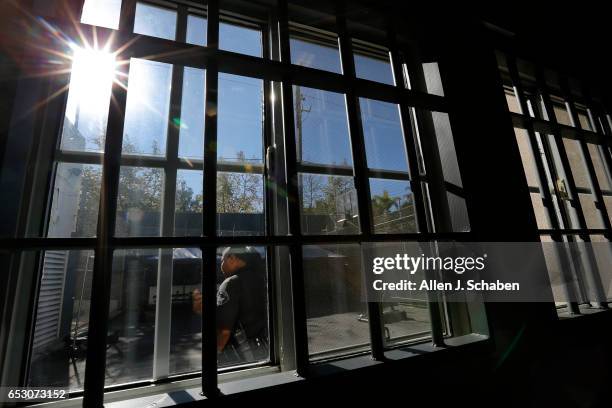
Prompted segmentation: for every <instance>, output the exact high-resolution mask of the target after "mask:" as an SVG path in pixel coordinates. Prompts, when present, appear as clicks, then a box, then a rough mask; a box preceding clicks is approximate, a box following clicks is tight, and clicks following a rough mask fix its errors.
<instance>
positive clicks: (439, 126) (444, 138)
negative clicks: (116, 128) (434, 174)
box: [431, 111, 463, 187]
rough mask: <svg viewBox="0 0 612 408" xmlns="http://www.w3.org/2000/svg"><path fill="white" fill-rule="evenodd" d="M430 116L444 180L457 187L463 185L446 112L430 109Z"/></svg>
mask: <svg viewBox="0 0 612 408" xmlns="http://www.w3.org/2000/svg"><path fill="white" fill-rule="evenodd" d="M431 118H432V120H433V125H434V130H435V132H436V141H437V143H438V150H439V152H440V161H441V164H442V174H443V175H444V180H445V181H447V182H449V183H452V184H454V185H456V186H458V187H463V183H462V181H461V174H460V173H459V162H458V161H457V151H456V150H455V141H454V138H453V132H452V130H451V124H450V120H449V117H448V113H446V112H435V111H432V112H431Z"/></svg>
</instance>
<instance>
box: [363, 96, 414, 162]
mask: <svg viewBox="0 0 612 408" xmlns="http://www.w3.org/2000/svg"><path fill="white" fill-rule="evenodd" d="M359 106H360V107H361V123H362V127H363V136H364V138H365V149H366V158H367V161H368V167H369V168H371V169H379V170H394V171H402V172H408V160H407V158H406V144H405V143H404V134H403V133H402V125H401V123H400V116H399V109H398V106H397V105H395V104H393V103H388V102H381V101H375V100H372V99H365V98H359Z"/></svg>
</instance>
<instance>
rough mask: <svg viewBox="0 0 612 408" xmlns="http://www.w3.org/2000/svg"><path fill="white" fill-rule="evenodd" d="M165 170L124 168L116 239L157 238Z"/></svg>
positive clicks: (120, 186) (120, 187) (121, 174)
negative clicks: (121, 237) (131, 237)
mask: <svg viewBox="0 0 612 408" xmlns="http://www.w3.org/2000/svg"><path fill="white" fill-rule="evenodd" d="M163 178H164V171H163V170H162V169H154V168H145V167H131V166H122V167H121V172H120V174H119V195H118V197H117V224H116V226H115V235H117V236H158V235H159V227H160V212H161V197H162V191H163Z"/></svg>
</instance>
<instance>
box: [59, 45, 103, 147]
mask: <svg viewBox="0 0 612 408" xmlns="http://www.w3.org/2000/svg"><path fill="white" fill-rule="evenodd" d="M114 76H115V59H114V57H113V56H112V55H111V54H109V53H106V52H103V51H94V50H89V49H82V48H77V49H75V51H74V59H73V63H72V73H71V75H70V89H69V91H68V100H67V101H66V116H65V118H64V125H63V130H62V143H61V149H62V150H71V151H88V152H103V151H104V141H105V135H106V122H107V120H108V108H109V105H110V96H111V88H112V84H113V78H114Z"/></svg>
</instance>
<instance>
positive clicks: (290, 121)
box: [277, 0, 309, 377]
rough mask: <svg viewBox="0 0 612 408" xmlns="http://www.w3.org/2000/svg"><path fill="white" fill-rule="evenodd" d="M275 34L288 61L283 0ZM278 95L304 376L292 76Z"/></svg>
mask: <svg viewBox="0 0 612 408" xmlns="http://www.w3.org/2000/svg"><path fill="white" fill-rule="evenodd" d="M277 6H278V35H279V46H280V57H281V62H282V63H284V64H290V63H291V51H290V49H289V16H288V6H287V0H278V5H277ZM281 94H282V95H281V98H282V104H283V118H282V119H283V130H284V135H285V140H284V141H285V160H286V164H287V166H286V172H287V173H286V180H287V196H288V204H289V233H290V234H291V236H293V237H294V239H295V241H294V243H292V244H291V245H290V246H289V253H290V259H291V296H292V301H293V331H294V343H295V366H296V372H297V375H299V376H301V377H306V376H308V374H309V373H308V371H309V355H308V331H307V327H306V294H305V292H304V270H303V263H302V246H301V245H300V237H301V235H302V230H301V215H300V208H299V206H300V196H299V187H298V173H297V152H296V142H295V127H294V126H295V124H294V118H293V88H292V78H291V77H289V76H286V77H284V78H283V83H282V91H281Z"/></svg>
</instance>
